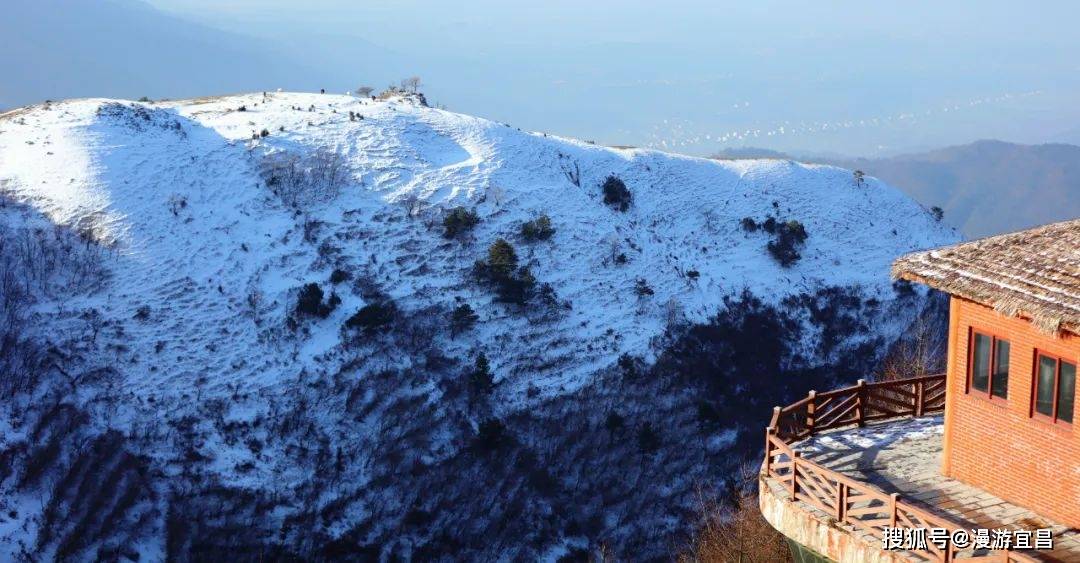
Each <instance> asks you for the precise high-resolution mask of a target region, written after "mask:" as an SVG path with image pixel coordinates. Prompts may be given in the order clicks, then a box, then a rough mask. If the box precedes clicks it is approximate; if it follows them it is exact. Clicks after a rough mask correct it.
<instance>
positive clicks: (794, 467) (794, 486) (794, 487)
mask: <svg viewBox="0 0 1080 563" xmlns="http://www.w3.org/2000/svg"><path fill="white" fill-rule="evenodd" d="M800 456H801V454H800V453H799V452H795V451H793V452H791V501H792V502H795V501H796V500H798V498H799V471H798V465H799V457H800Z"/></svg>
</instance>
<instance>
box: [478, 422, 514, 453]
mask: <svg viewBox="0 0 1080 563" xmlns="http://www.w3.org/2000/svg"><path fill="white" fill-rule="evenodd" d="M509 438H510V437H509V436H508V435H507V433H506V425H505V424H503V423H502V421H501V420H499V419H497V418H489V419H487V420H485V421H483V422H481V423H480V428H478V429H477V432H476V438H475V439H474V441H473V445H474V446H475V447H476V449H477V450H480V451H481V452H493V451H495V450H497V449H499V448H500V447H502V446H503V445H505V444H506V443H507V442H509Z"/></svg>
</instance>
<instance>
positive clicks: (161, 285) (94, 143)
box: [0, 92, 959, 553]
mask: <svg viewBox="0 0 1080 563" xmlns="http://www.w3.org/2000/svg"><path fill="white" fill-rule="evenodd" d="M115 104H122V105H121V106H119V108H118V106H116V105H115ZM241 106H244V107H246V110H245V111H237V108H239V107H241ZM102 108H105V109H104V110H102ZM131 108H143V109H140V110H132V109H131ZM309 108H310V111H309ZM350 111H352V112H356V113H357V114H359V115H361V116H362V119H358V120H355V121H354V120H350V118H349V115H348V114H349V112H350ZM263 129H265V130H267V131H268V132H269V135H268V136H266V137H261V138H258V139H253V138H252V137H253V134H257V133H258V132H260V131H262V130H263ZM325 148H329V149H333V150H335V151H337V152H338V153H339V154H341V155H342V156H343V158H344V161H343V164H344V168H345V170H346V174H347V181H346V182H345V183H344V184H343V189H342V191H341V193H339V194H337V195H336V197H333V198H332V199H330V200H327V201H320V202H315V203H312V204H310V205H307V206H305V208H304V209H303V210H302V212H297V211H295V210H293V209H290V208H289V207H288V206H287V205H285V204H284V203H283V202H282V201H281V200H280V199H279V198H278V197H276V196H275V195H274V194H273V193H271V190H270V189H269V188H268V187H267V186H265V184H264V178H263V177H262V176H261V175H260V167H261V165H262V163H263V162H264V161H265V160H266V159H267V158H268V157H269V156H268V155H274V154H290V155H301V156H303V155H310V154H313V153H315V152H316V151H319V150H320V149H325ZM578 174H579V175H580V182H579V183H580V186H579V185H575V183H574V182H572V181H571V179H572V178H573V177H574V176H575V175H578ZM611 174H614V175H617V176H618V177H619V178H621V179H622V180H623V181H624V182H625V183H626V185H627V187H628V188H629V189H630V190H631V192H632V193H633V198H634V200H633V206H632V207H631V208H630V210H629V211H627V212H626V213H620V212H617V211H614V210H612V209H611V208H609V207H607V206H605V205H604V204H603V203H602V196H601V194H600V189H599V186H600V184H601V183H602V182H603V180H604V179H605V178H606V177H607V176H608V175H611ZM0 190H2V191H3V192H5V193H6V194H7V195H8V196H9V197H11V198H13V199H15V200H16V201H19V202H22V203H25V204H27V205H29V206H30V207H31V208H33V209H34V210H36V211H37V212H40V213H42V214H44V215H45V216H47V217H48V218H49V219H51V220H52V221H54V222H55V223H57V224H63V225H78V224H86V223H88V222H92V223H93V224H94V225H96V228H97V229H98V234H99V235H100V238H101V239H103V240H105V241H109V242H110V243H111V244H112V248H114V249H115V251H114V254H113V256H112V258H111V261H110V263H109V264H108V267H109V269H110V270H111V272H112V278H111V279H110V281H109V283H108V284H107V285H106V286H105V287H104V288H103V289H102V290H101V291H100V292H98V293H95V294H92V295H84V296H77V297H74V298H72V299H71V300H69V301H67V302H65V303H64V304H63V308H64V309H65V310H67V311H78V310H82V309H86V308H90V307H98V308H101V309H102V310H103V312H105V314H107V315H108V316H110V318H114V319H119V320H123V321H124V322H125V324H124V327H125V333H124V335H123V342H124V344H125V345H126V346H127V348H128V349H127V351H115V352H110V353H114V354H115V355H116V357H115V361H116V362H117V363H120V362H123V365H124V370H123V373H122V377H123V378H124V379H123V381H122V384H121V388H122V389H123V391H124V393H125V395H126V396H127V397H128V399H127V400H126V403H125V404H126V406H125V409H123V410H122V411H121V413H120V414H119V415H118V416H117V417H116V418H115V419H114V420H112V421H110V422H111V424H113V425H114V426H119V427H124V426H125V425H127V426H129V427H130V426H133V425H135V424H136V421H139V420H153V419H155V418H156V417H165V418H172V419H177V418H179V417H180V416H182V414H183V413H184V412H186V410H187V409H189V408H190V406H189V405H190V404H191V402H193V401H196V402H197V401H206V400H208V398H210V397H229V398H230V400H229V410H228V412H227V413H225V416H226V417H227V418H229V419H235V420H253V419H255V418H256V417H258V416H259V415H260V414H265V413H264V401H263V400H262V399H261V397H265V396H267V395H272V394H276V393H278V392H280V391H281V390H283V389H284V388H287V387H291V386H295V385H297V384H298V382H299V381H301V380H303V379H304V378H305V377H309V378H316V379H317V378H318V377H321V376H325V375H327V374H333V373H335V372H336V371H337V370H338V369H340V367H341V366H340V364H341V362H342V361H343V358H344V356H345V355H344V354H343V353H342V342H341V333H340V330H339V328H340V326H341V324H342V323H343V321H344V320H345V319H346V318H347V317H348V316H350V315H351V314H352V313H353V312H355V311H356V310H357V309H358V308H359V307H361V306H363V305H364V304H365V300H364V299H363V298H362V297H361V296H359V295H354V294H353V293H352V292H350V291H348V290H347V289H346V288H345V287H339V288H337V292H338V294H339V295H340V297H341V298H342V305H341V306H340V307H338V308H337V309H336V310H335V311H334V312H333V314H332V315H331V316H330V317H329V318H326V319H319V320H315V321H313V322H311V323H310V325H309V326H307V327H306V328H305V329H304V330H302V331H301V332H300V333H299V335H298V336H296V337H291V336H289V335H288V334H287V333H286V331H284V329H282V328H281V325H282V324H283V323H284V320H285V318H286V317H287V316H288V314H289V313H290V311H291V308H292V306H293V304H294V303H295V292H296V289H297V288H299V287H300V286H302V285H303V284H305V283H309V282H316V283H319V284H320V285H321V286H322V287H323V289H324V290H326V291H327V293H328V294H329V291H330V290H331V289H332V287H331V285H330V284H329V283H328V282H327V279H328V277H329V274H330V271H331V269H332V268H333V267H334V266H335V265H336V266H337V267H343V268H345V269H347V270H349V271H351V272H353V273H355V274H357V275H363V276H365V277H369V278H370V279H372V280H373V281H375V282H376V283H377V284H378V286H379V287H380V288H381V289H382V290H383V291H385V292H387V293H388V294H389V295H390V296H391V297H393V298H394V299H395V300H396V301H397V302H398V304H399V306H400V307H402V308H403V309H404V310H408V311H422V310H425V308H427V307H431V306H450V305H452V304H454V303H455V302H456V301H457V300H460V301H462V302H466V303H469V304H471V305H472V307H473V308H474V309H475V310H476V311H477V312H478V314H479V315H480V322H479V323H478V325H477V328H476V329H475V331H474V332H473V333H471V334H470V335H469V336H468V337H467V338H460V339H455V340H449V339H446V340H445V342H442V343H441V346H442V347H443V349H444V350H445V353H446V354H447V355H451V356H457V357H470V353H471V351H472V350H473V349H474V348H475V347H482V348H483V350H484V351H485V353H486V354H487V356H488V357H489V358H490V359H491V364H492V371H493V373H494V374H495V376H496V381H498V382H501V383H503V384H501V385H500V386H499V391H498V393H499V394H500V401H499V403H498V404H499V405H500V407H499V408H502V409H505V410H506V411H512V410H515V409H520V408H522V407H523V406H524V405H526V404H529V403H530V402H539V401H542V400H544V398H545V397H550V396H552V395H557V394H561V393H567V392H571V391H573V390H575V389H578V388H580V387H581V386H583V385H585V384H587V383H588V382H589V381H590V379H591V377H592V376H593V375H594V374H595V373H596V372H597V371H598V370H602V369H605V368H607V367H609V366H611V365H612V364H613V363H614V361H615V359H616V358H617V357H618V356H619V354H620V353H622V352H631V353H634V354H643V355H645V357H646V358H648V357H649V354H650V353H651V352H652V351H653V349H652V348H651V344H652V343H653V342H654V341H655V339H656V338H657V337H659V336H660V335H661V334H662V332H663V330H664V327H665V325H666V323H667V316H668V311H669V310H676V309H677V310H680V311H681V312H682V314H684V315H685V317H686V319H687V320H689V321H693V322H700V321H704V320H706V319H707V318H709V317H710V316H711V315H712V314H714V313H715V312H716V311H717V308H718V307H720V306H721V299H722V297H723V296H725V295H730V294H732V293H736V292H738V291H741V290H742V289H743V288H749V289H751V290H752V291H753V292H754V293H755V294H756V295H758V296H761V297H762V298H764V299H766V300H770V301H774V302H777V301H780V300H781V299H783V298H784V297H785V296H788V295H794V294H799V293H801V292H805V291H813V290H814V289H816V288H819V287H823V286H827V285H840V286H858V287H861V288H862V289H863V291H864V292H865V294H866V296H868V297H876V298H877V299H880V300H882V301H888V300H891V299H893V297H894V293H893V289H892V285H891V283H892V282H891V280H890V279H889V267H890V264H891V261H892V260H893V259H894V258H895V257H897V256H898V255H900V254H902V253H905V252H908V251H912V250H918V249H924V248H928V247H933V246H938V245H941V244H944V243H948V242H953V241H956V240H958V238H959V237H958V236H957V235H956V233H954V232H952V231H951V230H949V229H947V228H946V227H944V226H943V225H941V224H940V223H937V222H935V221H934V220H933V219H932V218H931V216H930V215H929V214H928V213H927V212H926V210H925V209H923V208H922V207H920V206H919V205H918V204H916V203H915V202H913V201H911V200H910V199H908V198H907V197H906V196H904V195H902V194H901V193H900V192H899V191H898V190H896V189H894V188H892V187H889V186H887V185H884V184H882V183H880V182H878V181H877V180H875V179H868V180H867V182H866V185H865V186H862V187H859V186H856V185H855V184H854V182H853V181H852V176H851V172H850V171H847V170H843V169H839V168H834V167H829V166H815V165H806V164H800V163H795V162H789V161H775V160H749V161H712V160H705V159H698V158H690V157H685V156H679V155H673V154H667V153H663V152H658V151H653V150H640V149H614V148H608V147H601V146H595V145H592V144H589V143H585V142H581V141H577V140H573V139H566V138H559V137H555V136H551V135H547V134H544V133H535V132H523V131H519V130H517V129H515V128H513V127H511V126H509V125H505V124H500V123H496V122H493V121H489V120H485V119H481V118H476V117H471V116H466V115H461V114H456V113H452V112H449V111H444V110H439V109H432V108H427V107H423V106H421V105H419V104H416V103H413V102H411V101H410V100H407V99H391V100H385V101H377V102H376V101H372V100H366V99H358V98H355V97H352V96H344V95H330V94H307V93H280V92H275V93H269V94H266V95H264V94H261V93H260V94H244V95H236V96H227V97H218V98H202V99H196V100H182V101H174V102H161V103H157V104H141V103H134V102H127V101H117V100H104V99H85V100H73V101H66V102H59V103H53V104H50V105H47V106H34V107H31V108H26V109H23V110H17V111H15V112H10V113H8V114H5V115H3V116H0ZM412 200H415V201H417V202H419V206H420V207H421V211H420V212H419V213H418V214H417V215H416V216H410V215H409V212H408V211H407V209H406V207H407V205H408V204H409V202H410V201H412ZM170 201H173V202H179V201H183V202H184V204H183V205H182V206H180V207H176V206H173V207H172V208H171V206H170ZM459 205H461V206H466V207H469V208H475V209H476V210H477V212H478V213H479V215H480V217H481V222H480V224H479V225H478V226H477V227H476V229H475V230H474V231H473V232H472V233H471V235H470V237H469V239H468V240H466V241H450V240H446V239H444V238H443V237H442V236H441V226H440V225H441V219H440V215H439V214H440V212H441V211H443V210H447V209H449V208H452V207H454V206H459ZM174 211H175V213H174ZM540 213H546V214H547V215H549V216H550V217H551V218H552V222H553V226H554V227H555V229H556V234H555V235H554V237H553V238H552V239H551V240H550V241H547V242H543V243H539V244H535V245H528V244H525V243H524V242H522V241H520V240H518V238H517V236H516V233H517V232H518V230H519V228H520V225H521V223H522V222H524V221H527V220H530V219H533V218H535V217H536V216H537V215H539V214H540ZM767 215H779V216H780V217H781V218H783V219H784V220H788V219H794V220H798V221H800V222H802V223H803V224H804V225H805V227H806V230H807V231H808V233H809V238H808V240H807V243H806V246H805V248H804V249H803V250H802V259H801V260H800V261H799V262H798V263H797V264H795V265H794V266H793V267H791V268H782V267H781V266H780V265H779V264H777V263H776V262H775V261H774V260H773V259H772V258H771V257H770V256H769V255H768V254H767V253H766V252H765V245H766V242H767V240H768V237H767V235H765V234H763V233H761V232H758V233H745V232H743V230H742V229H741V227H740V225H739V220H740V219H742V218H743V217H752V218H754V219H755V220H758V221H761V220H764V219H765V217H766V216H767ZM313 221H314V222H320V223H321V226H320V227H317V228H316V234H315V238H316V240H315V241H313V242H309V241H305V240H304V239H305V237H304V225H305V223H308V222H313ZM497 237H504V238H507V239H508V240H511V241H512V242H513V244H514V246H515V248H516V249H517V251H518V254H519V256H520V257H521V259H522V262H523V263H526V264H528V265H529V266H530V267H531V269H532V272H533V274H534V275H535V276H536V278H537V280H538V281H539V282H543V283H550V284H551V285H552V286H553V287H554V288H555V290H556V292H557V294H558V296H559V298H560V299H561V300H566V301H569V302H570V303H571V305H572V309H570V310H569V311H567V312H565V314H564V315H562V316H561V317H560V318H558V319H557V320H555V321H552V322H536V321H535V319H533V318H530V317H529V316H528V315H522V314H520V313H517V312H514V311H513V310H510V309H508V308H507V307H505V306H502V305H499V304H494V303H493V299H492V295H491V292H490V291H489V290H487V289H485V288H483V287H479V286H477V285H476V284H474V283H470V281H469V272H470V269H471V267H472V264H473V262H474V261H475V260H477V259H481V258H484V257H485V256H486V250H487V246H488V245H489V244H490V243H491V242H492V241H494V240H495V239H496V238H497ZM323 243H326V244H329V245H331V246H334V247H336V248H337V249H338V250H339V253H338V255H337V258H336V259H335V261H336V264H331V263H330V261H329V260H327V259H325V257H321V256H320V251H319V246H320V245H321V244H323ZM615 253H625V254H626V255H627V256H628V258H629V261H628V263H626V264H624V265H616V264H614V263H612V260H611V257H612V255H613V254H615ZM691 270H696V271H697V272H699V276H698V277H697V279H696V280H694V279H691V277H689V276H687V275H686V272H688V271H691ZM639 278H640V279H644V280H646V281H647V283H648V284H649V286H650V287H651V288H652V289H653V291H654V292H655V294H654V295H653V296H652V297H651V298H647V299H641V298H639V297H638V296H636V295H635V294H634V292H633V287H634V284H635V280H637V279H639ZM254 295H258V296H259V299H258V307H256V309H257V311H258V312H257V314H256V315H255V316H254V317H253V315H252V314H251V312H250V311H251V306H250V304H249V298H250V297H251V296H254ZM669 303H672V304H675V303H677V304H678V306H677V307H674V306H669V305H668V304H669ZM140 307H149V310H150V317H149V319H147V320H145V321H132V320H131V319H132V318H133V317H134V315H135V314H136V311H138V310H139V308H140ZM37 308H38V310H39V312H41V313H42V314H46V315H48V314H49V311H51V310H55V304H50V303H48V302H42V303H39V304H38V305H37ZM914 313H915V312H914V311H911V314H912V315H913V314H914ZM255 317H257V318H258V320H259V322H258V323H256V322H254V321H253V318H255ZM908 321H910V318H897V319H895V323H894V324H892V325H890V326H882V327H880V329H879V330H880V332H879V334H880V335H883V336H885V337H892V336H895V335H896V334H898V333H899V331H900V330H901V329H902V328H903V327H904V326H906V324H907V323H908ZM40 328H41V330H43V331H46V330H48V328H47V324H43V325H41V327H40ZM159 342H164V344H163V346H164V348H163V349H162V350H161V351H158V350H157V348H158V347H159V346H161V345H160V344H158V343H159ZM401 362H402V363H403V365H407V363H408V360H407V359H405V358H403V359H402V360H401ZM530 388H535V389H538V390H539V391H540V393H539V394H538V395H536V394H533V395H532V396H530V394H529V389H530ZM411 392H415V393H417V394H425V393H429V394H435V393H436V391H435V390H432V389H415V390H412V391H411ZM150 399H153V401H152V402H151V401H150ZM3 423H4V421H3V417H0V424H3ZM0 428H3V426H0ZM372 431H377V430H372ZM733 440H734V434H727V433H724V434H721V435H719V436H717V438H716V439H715V440H713V441H712V442H711V443H710V444H709V446H708V447H709V448H711V449H716V450H721V449H723V448H724V447H725V446H726V445H727V444H729V443H730V442H731V441H733ZM0 445H2V444H0ZM205 447H206V448H209V449H213V450H214V451H216V452H217V453H218V457H217V460H216V463H217V464H219V465H220V470H221V473H222V475H224V476H225V479H226V480H227V481H231V482H236V483H248V484H251V485H258V484H259V481H260V480H263V479H265V480H269V479H283V478H285V479H287V478H288V476H287V475H285V476H284V477H283V475H282V474H281V473H272V472H269V471H265V470H264V469H265V468H264V467H263V466H262V465H259V466H258V469H256V470H255V471H253V472H251V473H248V474H246V475H243V476H242V475H239V474H235V473H233V472H231V468H232V467H233V466H234V465H235V464H237V463H239V462H241V461H244V460H246V459H248V458H249V457H250V456H251V454H250V452H248V451H247V450H246V449H244V448H243V447H237V446H228V445H226V444H213V443H211V444H206V446H205ZM433 455H440V454H439V453H438V452H433ZM296 478H299V477H296ZM277 486H288V483H287V482H286V481H283V482H282V483H278V484H277ZM3 526H4V525H3V524H2V523H0V537H4V536H3V534H4V533H5V532H4V530H5V528H4V527H3ZM0 553H3V552H0Z"/></svg>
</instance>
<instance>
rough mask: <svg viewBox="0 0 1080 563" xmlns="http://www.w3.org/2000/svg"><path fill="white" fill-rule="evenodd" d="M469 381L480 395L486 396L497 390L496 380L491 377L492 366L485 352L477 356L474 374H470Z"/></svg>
mask: <svg viewBox="0 0 1080 563" xmlns="http://www.w3.org/2000/svg"><path fill="white" fill-rule="evenodd" d="M469 381H470V383H472V388H473V389H474V390H475V391H476V392H478V393H482V394H485V395H486V394H490V393H491V392H492V391H493V390H494V389H495V379H494V378H493V377H492V375H491V364H490V363H488V359H487V356H486V355H484V353H483V352H480V354H479V355H477V356H476V362H475V363H474V364H473V369H472V372H470V373H469Z"/></svg>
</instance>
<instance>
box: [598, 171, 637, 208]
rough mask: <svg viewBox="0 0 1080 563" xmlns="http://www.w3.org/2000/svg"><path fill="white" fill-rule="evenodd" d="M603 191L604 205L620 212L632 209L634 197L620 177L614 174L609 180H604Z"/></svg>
mask: <svg viewBox="0 0 1080 563" xmlns="http://www.w3.org/2000/svg"><path fill="white" fill-rule="evenodd" d="M601 189H602V190H603V192H604V203H605V204H606V205H608V206H610V207H611V208H612V209H616V210H618V211H626V210H627V209H630V205H631V204H632V203H633V199H634V196H633V194H631V193H630V190H628V189H627V188H626V184H624V183H623V181H622V180H620V179H619V177H618V176H615V175H614V174H613V175H611V176H608V177H607V179H606V180H604V184H603V186H601Z"/></svg>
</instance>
